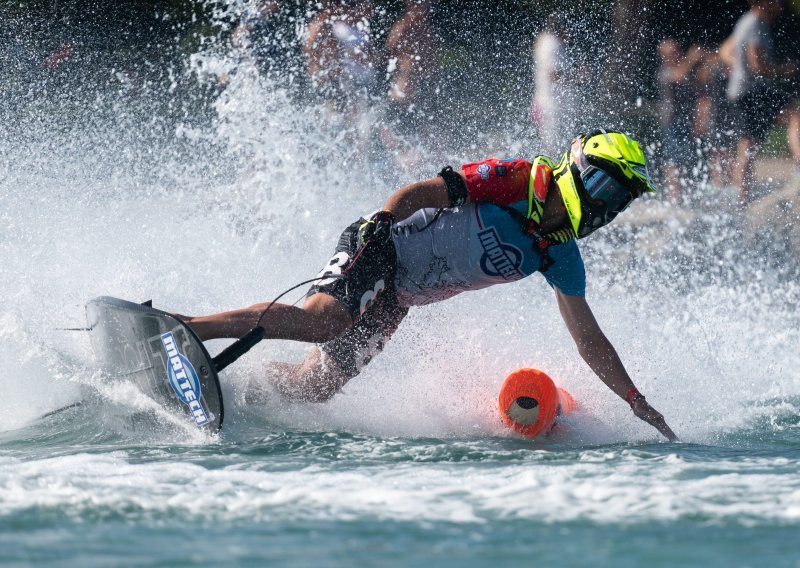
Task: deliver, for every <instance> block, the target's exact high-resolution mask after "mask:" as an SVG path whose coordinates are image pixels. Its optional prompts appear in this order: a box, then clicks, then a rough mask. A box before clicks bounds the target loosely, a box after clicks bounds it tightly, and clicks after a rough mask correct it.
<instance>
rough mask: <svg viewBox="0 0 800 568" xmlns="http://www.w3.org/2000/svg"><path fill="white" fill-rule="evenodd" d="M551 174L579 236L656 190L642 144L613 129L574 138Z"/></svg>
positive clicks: (610, 219) (591, 230)
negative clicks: (635, 200)
mask: <svg viewBox="0 0 800 568" xmlns="http://www.w3.org/2000/svg"><path fill="white" fill-rule="evenodd" d="M553 176H554V178H555V180H556V184H557V185H558V188H559V191H560V192H561V198H562V199H563V200H564V205H565V206H566V209H567V215H568V216H569V220H570V224H571V226H572V230H573V232H574V233H575V236H576V237H578V238H579V239H580V238H583V237H585V236H587V235H589V234H591V233H592V232H594V231H595V230H597V229H599V228H600V227H602V226H604V225H607V224H608V223H610V222H611V221H612V220H613V219H614V218H615V217H616V216H617V215H618V214H619V213H621V212H622V211H624V210H625V209H626V208H627V207H628V205H630V204H631V202H633V200H634V199H636V198H637V197H639V196H640V195H642V194H643V193H652V192H655V191H656V187H655V185H653V182H652V181H651V179H650V175H649V173H648V171H647V160H646V159H645V156H644V152H642V147H641V146H639V143H638V142H637V141H636V140H634V139H633V138H631V137H630V136H628V135H626V134H623V133H622V132H616V131H613V130H602V129H601V130H593V131H592V132H590V133H589V134H582V135H580V136H578V137H577V138H575V139H574V140H573V141H572V146H571V148H570V151H569V152H565V153H564V156H563V157H562V158H561V162H560V163H559V164H558V166H556V168H555V169H554V170H553Z"/></svg>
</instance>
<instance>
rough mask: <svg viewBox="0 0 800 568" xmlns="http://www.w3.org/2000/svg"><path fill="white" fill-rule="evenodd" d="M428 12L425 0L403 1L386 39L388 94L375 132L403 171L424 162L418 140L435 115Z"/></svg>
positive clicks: (435, 53) (435, 68)
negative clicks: (377, 131) (403, 10)
mask: <svg viewBox="0 0 800 568" xmlns="http://www.w3.org/2000/svg"><path fill="white" fill-rule="evenodd" d="M432 13H433V3H432V2H431V0H406V12H405V14H403V16H402V17H401V18H400V19H399V20H398V21H397V22H396V23H395V24H394V25H393V26H392V28H391V30H389V35H388V37H387V40H386V55H387V57H388V67H387V75H388V77H389V81H390V82H389V96H388V99H387V101H386V103H385V105H384V115H383V118H382V124H381V128H380V130H379V134H380V139H381V142H382V144H383V146H384V147H385V148H386V150H387V151H388V152H389V153H390V154H391V155H392V156H393V157H394V160H395V161H396V162H397V165H398V166H400V167H401V168H403V169H405V170H411V169H414V168H415V167H416V166H418V165H419V164H420V162H421V161H422V160H424V158H425V156H424V155H422V154H423V153H422V151H421V147H420V142H421V138H423V137H424V135H425V133H426V132H427V131H428V126H429V125H432V122H433V117H434V112H435V110H434V108H435V98H436V93H435V92H434V89H435V87H436V84H435V78H436V77H437V75H438V72H439V64H440V51H439V45H438V42H437V39H436V32H435V30H434V27H433V24H432V22H431V16H432Z"/></svg>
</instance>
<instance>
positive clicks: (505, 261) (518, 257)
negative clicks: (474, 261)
mask: <svg viewBox="0 0 800 568" xmlns="http://www.w3.org/2000/svg"><path fill="white" fill-rule="evenodd" d="M478 240H479V241H480V243H481V247H483V255H482V256H481V270H483V272H484V273H485V274H488V275H489V276H500V277H501V278H502V279H503V280H509V281H511V280H519V279H520V278H523V277H524V276H525V275H524V274H523V273H522V272H521V271H520V269H519V267H520V265H521V264H522V251H521V250H520V249H518V248H517V247H515V246H514V245H510V244H508V243H504V242H502V241H501V240H500V237H498V236H497V231H495V230H494V227H489V228H488V229H485V230H483V231H481V232H480V233H478Z"/></svg>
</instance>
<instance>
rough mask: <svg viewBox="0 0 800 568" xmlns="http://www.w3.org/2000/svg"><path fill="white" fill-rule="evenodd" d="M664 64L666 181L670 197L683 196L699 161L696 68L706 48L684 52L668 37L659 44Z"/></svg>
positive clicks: (661, 74)
mask: <svg viewBox="0 0 800 568" xmlns="http://www.w3.org/2000/svg"><path fill="white" fill-rule="evenodd" d="M658 55H659V57H660V59H661V64H660V65H659V68H658V87H659V94H660V102H661V135H662V140H663V144H664V146H663V148H664V172H663V175H664V181H665V183H666V186H667V192H666V193H667V197H669V198H670V199H673V200H679V199H680V197H681V187H682V186H683V187H685V186H686V184H687V177H688V175H689V172H690V171H691V169H692V165H693V162H697V154H696V149H697V143H696V142H695V140H694V136H693V133H692V123H693V118H694V117H693V113H694V110H695V104H696V99H697V91H696V88H695V82H694V69H695V66H696V65H697V63H698V62H699V61H700V59H701V57H702V56H703V50H702V49H700V47H698V46H692V47H691V48H690V49H689V50H688V51H687V52H686V53H683V50H682V49H681V46H680V45H679V44H678V42H677V41H676V40H674V39H665V40H663V41H662V42H661V43H660V44H659V46H658Z"/></svg>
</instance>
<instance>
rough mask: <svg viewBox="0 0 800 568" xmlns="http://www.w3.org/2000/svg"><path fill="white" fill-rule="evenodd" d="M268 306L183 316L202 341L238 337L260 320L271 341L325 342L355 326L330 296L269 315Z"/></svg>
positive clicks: (279, 306)
mask: <svg viewBox="0 0 800 568" xmlns="http://www.w3.org/2000/svg"><path fill="white" fill-rule="evenodd" d="M266 307H267V304H256V305H254V306H250V307H249V308H244V309H241V310H232V311H229V312H222V313H219V314H212V315H210V316H200V317H184V318H182V319H183V320H184V322H186V324H187V325H188V326H189V327H191V328H192V330H194V332H195V333H196V334H197V335H198V337H199V338H200V339H201V340H203V341H206V340H209V339H219V338H225V337H230V338H238V337H241V336H243V335H244V334H246V333H247V332H248V331H250V330H251V329H253V328H254V327H255V326H256V324H257V323H258V319H259V317H261V315H262V314H264V317H263V318H261V326H262V327H263V328H264V329H265V330H266V332H267V337H268V338H270V339H290V340H294V341H308V342H312V343H322V342H325V341H330V340H331V339H333V338H335V337H338V336H340V335H342V334H343V333H344V332H346V331H347V330H348V329H350V327H351V326H352V325H353V320H352V317H351V316H350V314H349V313H348V310H347V309H346V308H345V307H344V306H342V304H341V303H339V302H338V301H337V300H336V299H335V298H333V297H332V296H329V295H327V294H323V293H318V294H314V295H313V296H311V297H310V298H308V300H306V302H305V304H304V305H303V307H302V308H298V307H296V306H289V305H286V304H274V305H273V306H272V307H271V308H270V309H269V310H267V312H266V313H264V309H265V308H266Z"/></svg>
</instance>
